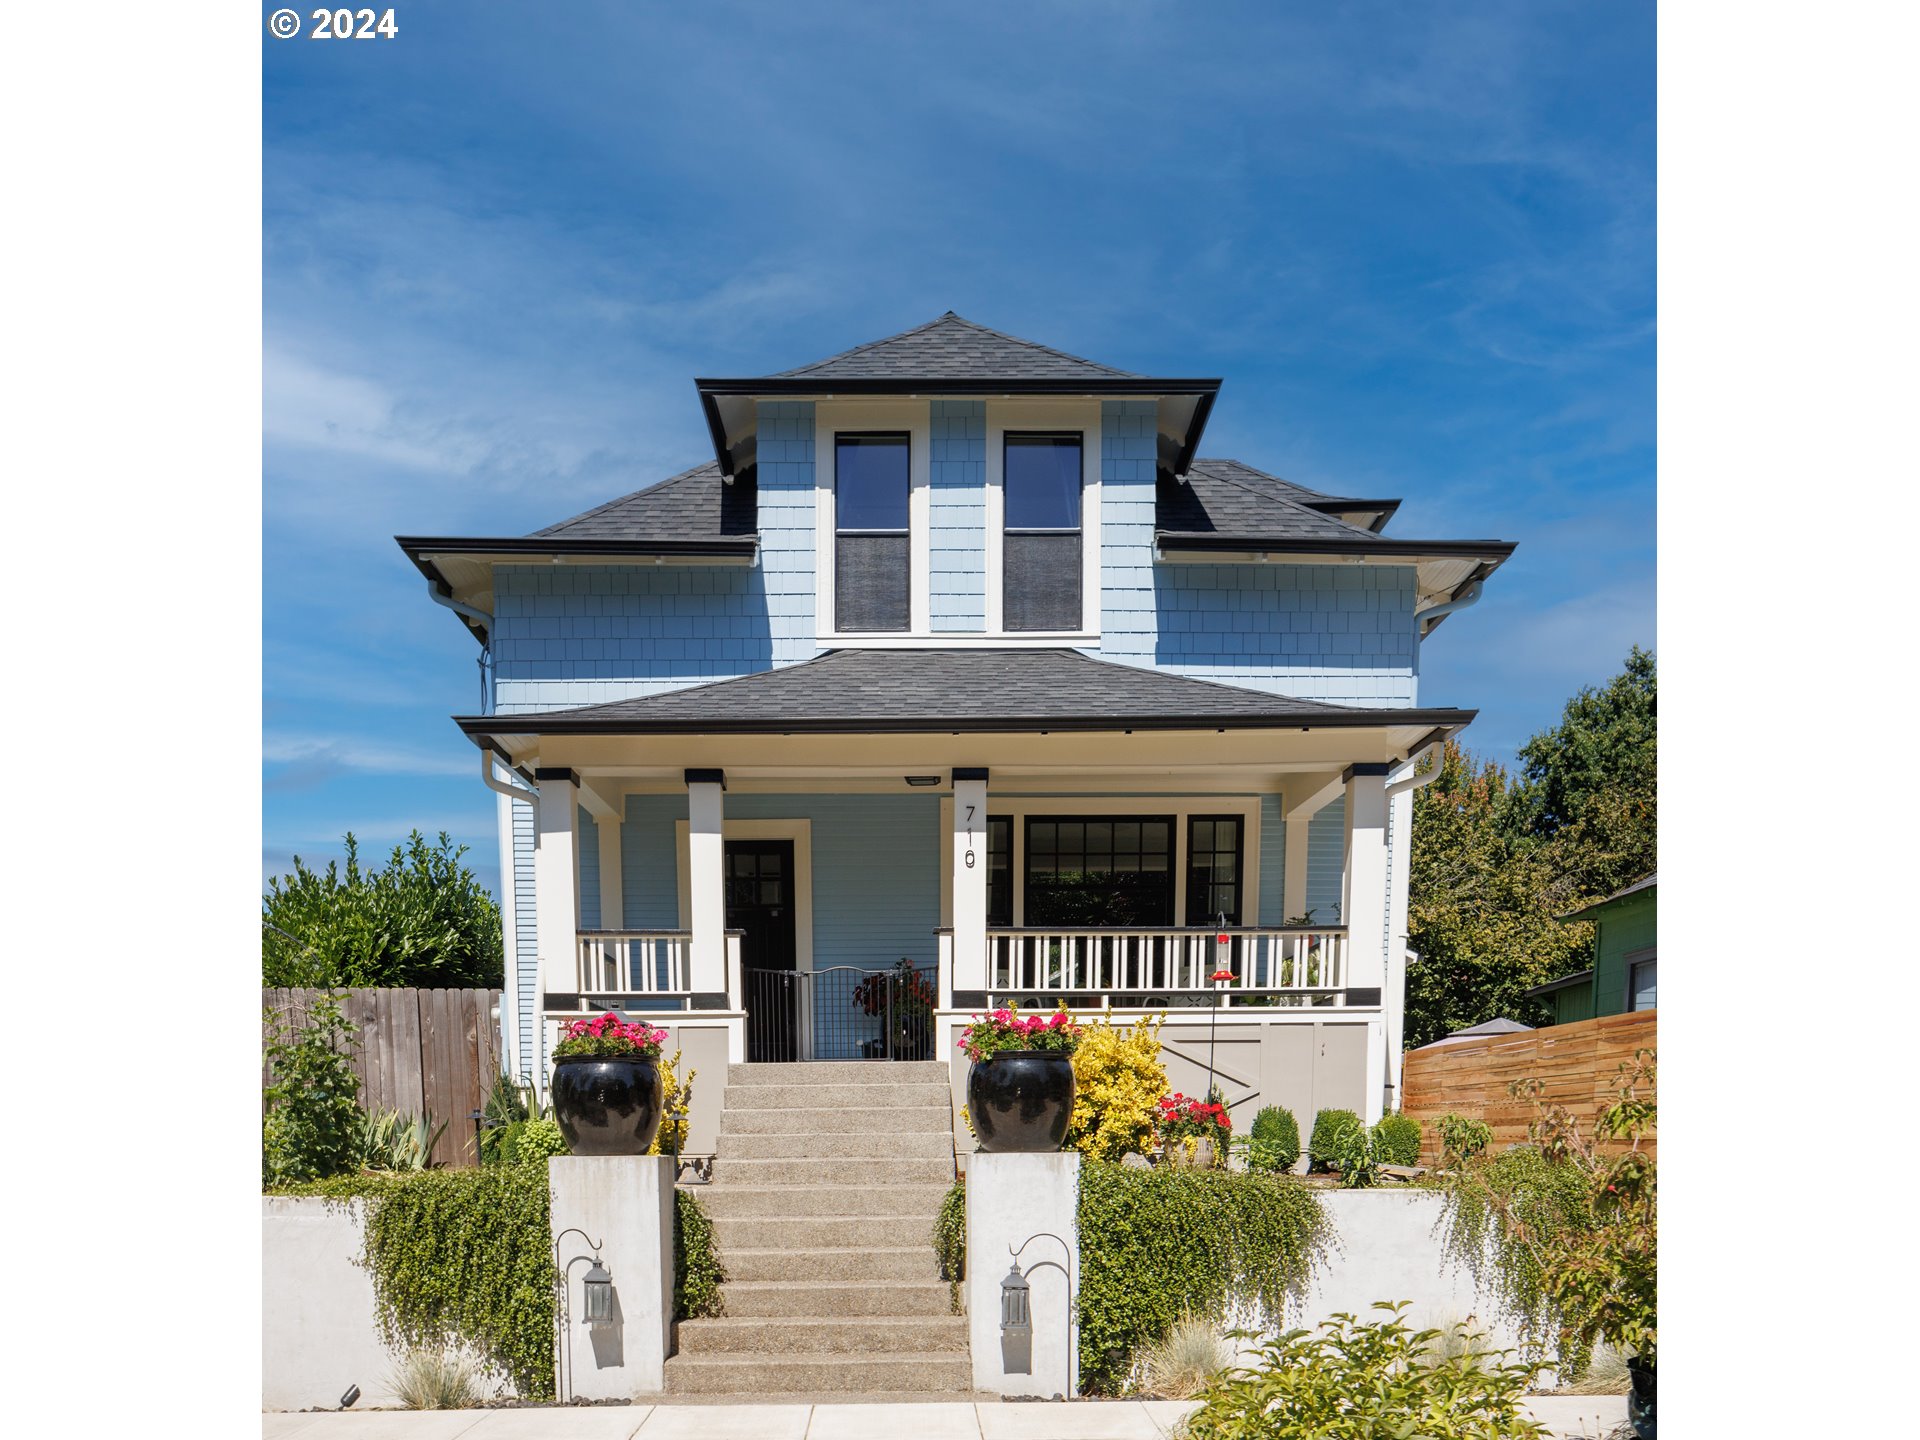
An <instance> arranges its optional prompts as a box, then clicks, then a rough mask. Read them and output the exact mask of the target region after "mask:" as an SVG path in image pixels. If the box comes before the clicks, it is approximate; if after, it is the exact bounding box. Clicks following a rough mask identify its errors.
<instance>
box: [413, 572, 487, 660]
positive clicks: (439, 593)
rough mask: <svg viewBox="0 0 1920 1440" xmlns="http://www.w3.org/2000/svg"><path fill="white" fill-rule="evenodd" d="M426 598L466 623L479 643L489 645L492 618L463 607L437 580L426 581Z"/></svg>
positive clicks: (476, 610)
mask: <svg viewBox="0 0 1920 1440" xmlns="http://www.w3.org/2000/svg"><path fill="white" fill-rule="evenodd" d="M427 598H428V599H429V600H431V601H433V603H434V604H436V605H444V606H446V607H447V609H449V610H451V611H453V613H454V614H456V615H458V616H460V617H461V618H462V619H463V620H465V621H467V622H468V628H469V629H471V630H473V631H474V633H475V634H477V635H478V636H479V637H480V643H481V644H482V645H486V644H488V643H490V639H491V636H492V634H493V616H491V615H489V614H488V613H487V612H486V611H484V610H481V609H477V608H476V607H474V606H472V605H463V604H461V603H460V602H459V601H458V600H456V599H454V598H453V596H452V595H451V594H449V593H448V591H447V587H446V586H445V585H443V584H441V583H440V582H439V581H438V580H429V581H427Z"/></svg>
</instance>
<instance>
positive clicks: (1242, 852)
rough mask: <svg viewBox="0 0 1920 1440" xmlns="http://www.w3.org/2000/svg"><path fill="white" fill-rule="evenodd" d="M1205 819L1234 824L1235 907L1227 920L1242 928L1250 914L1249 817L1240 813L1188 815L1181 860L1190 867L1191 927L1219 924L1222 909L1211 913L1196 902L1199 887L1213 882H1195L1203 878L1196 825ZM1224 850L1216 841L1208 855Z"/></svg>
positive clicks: (1188, 905)
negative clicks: (1197, 859) (1198, 868)
mask: <svg viewBox="0 0 1920 1440" xmlns="http://www.w3.org/2000/svg"><path fill="white" fill-rule="evenodd" d="M1203 821H1204V822H1208V823H1211V824H1214V825H1231V826H1233V882H1232V883H1233V909H1232V911H1231V912H1230V913H1229V914H1228V915H1227V920H1226V923H1227V924H1228V925H1231V926H1235V927H1238V926H1239V924H1240V923H1241V921H1240V917H1241V916H1242V915H1244V914H1245V913H1246V903H1247V817H1246V816H1244V815H1236V814H1225V815H1201V814H1189V815H1188V816H1187V827H1186V829H1187V833H1186V837H1185V838H1186V854H1185V856H1184V857H1183V858H1182V860H1181V863H1182V864H1183V865H1184V866H1185V867H1186V882H1187V883H1186V892H1187V924H1188V925H1189V926H1190V927H1196V928H1207V927H1210V926H1213V925H1215V924H1217V923H1219V913H1220V912H1218V911H1213V912H1211V913H1207V912H1204V911H1202V910H1201V909H1200V908H1199V907H1198V905H1197V903H1196V899H1197V897H1196V895H1195V893H1194V892H1195V890H1196V888H1206V886H1210V885H1211V884H1212V883H1213V882H1211V881H1208V882H1206V885H1203V886H1199V887H1196V884H1195V881H1196V880H1197V879H1198V878H1199V877H1198V873H1197V872H1196V870H1195V868H1194V856H1195V855H1196V854H1197V853H1198V851H1197V849H1196V846H1195V844H1194V838H1193V827H1194V826H1195V825H1198V824H1200V823H1201V822H1203ZM1220 853H1221V850H1220V846H1219V844H1218V842H1217V840H1216V843H1215V844H1213V845H1212V846H1210V847H1208V849H1207V854H1209V855H1218V854H1220Z"/></svg>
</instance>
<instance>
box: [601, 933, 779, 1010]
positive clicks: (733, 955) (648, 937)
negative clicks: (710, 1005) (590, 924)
mask: <svg viewBox="0 0 1920 1440" xmlns="http://www.w3.org/2000/svg"><path fill="white" fill-rule="evenodd" d="M577 944H578V949H577V951H576V955H575V975H574V980H575V986H576V988H577V990H578V991H579V994H580V1000H581V1005H582V1008H584V1009H597V1008H600V1006H602V1005H607V1006H609V1007H611V1008H615V1009H626V1010H646V1009H656V1008H657V1009H662V1010H681V1009H685V1008H686V1006H687V1002H688V1000H689V998H690V997H691V996H692V994H693V983H692V963H691V962H692V950H693V932H692V931H691V930H582V931H580V932H578V936H577ZM725 983H726V987H727V995H728V999H729V1003H730V1008H732V1009H735V1010H737V1009H739V1008H740V1001H741V986H740V932H739V931H738V930H729V931H728V932H727V959H726V981H725Z"/></svg>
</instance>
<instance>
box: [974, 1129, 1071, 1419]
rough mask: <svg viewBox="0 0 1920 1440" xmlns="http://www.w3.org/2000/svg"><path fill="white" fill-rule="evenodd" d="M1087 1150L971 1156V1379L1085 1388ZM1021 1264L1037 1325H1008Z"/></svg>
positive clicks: (1019, 1386)
mask: <svg viewBox="0 0 1920 1440" xmlns="http://www.w3.org/2000/svg"><path fill="white" fill-rule="evenodd" d="M1079 1211H1080V1155H1079V1152H1078V1151H1074V1150H1061V1151H1055V1152H1054V1153H1052V1154H992V1153H989V1152H987V1151H981V1152H979V1153H977V1154H975V1155H972V1156H970V1157H969V1158H968V1161H967V1328H968V1339H969V1341H970V1344H969V1347H968V1348H969V1349H970V1351H971V1352H972V1355H973V1388H974V1389H976V1390H985V1391H989V1392H991V1393H993V1394H998V1395H1033V1396H1039V1397H1040V1398H1042V1399H1052V1398H1054V1397H1061V1398H1071V1397H1072V1396H1073V1395H1074V1393H1075V1392H1076V1390H1077V1389H1078V1385H1077V1382H1078V1379H1079V1371H1080V1367H1079V1357H1078V1353H1077V1352H1078V1350H1079V1337H1078V1335H1077V1334H1076V1333H1075V1326H1074V1324H1073V1321H1074V1314H1073V1309H1074V1304H1075V1303H1076V1302H1078V1300H1079V1298H1080V1218H1079ZM1016 1265H1017V1266H1018V1267H1019V1270H1020V1274H1021V1278H1022V1279H1024V1280H1025V1281H1026V1283H1027V1285H1028V1287H1029V1288H1028V1291H1027V1308H1028V1315H1029V1319H1030V1322H1031V1324H1030V1333H1028V1334H1025V1335H1019V1334H1009V1333H1007V1331H1006V1330H1005V1329H1004V1328H1003V1326H1002V1316H1001V1284H1002V1282H1003V1281H1004V1280H1005V1279H1007V1277H1008V1272H1009V1270H1011V1269H1012V1268H1013V1267H1014V1266H1016Z"/></svg>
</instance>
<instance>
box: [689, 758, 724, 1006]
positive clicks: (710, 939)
mask: <svg viewBox="0 0 1920 1440" xmlns="http://www.w3.org/2000/svg"><path fill="white" fill-rule="evenodd" d="M726 788H727V777H726V773H725V772H724V771H720V770H689V771H687V928H688V929H689V930H691V931H692V932H693V940H692V943H691V945H690V946H689V950H690V954H691V959H692V964H691V966H690V968H691V970H692V973H691V974H690V975H689V976H688V977H687V986H688V988H689V989H691V990H692V991H693V992H694V993H695V994H698V995H724V994H726V993H727V848H726V838H725V833H724V830H723V828H722V827H723V826H724V824H725V818H724V817H725V810H726V804H725V801H724V800H723V799H722V796H723V795H724V794H725V792H726Z"/></svg>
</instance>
